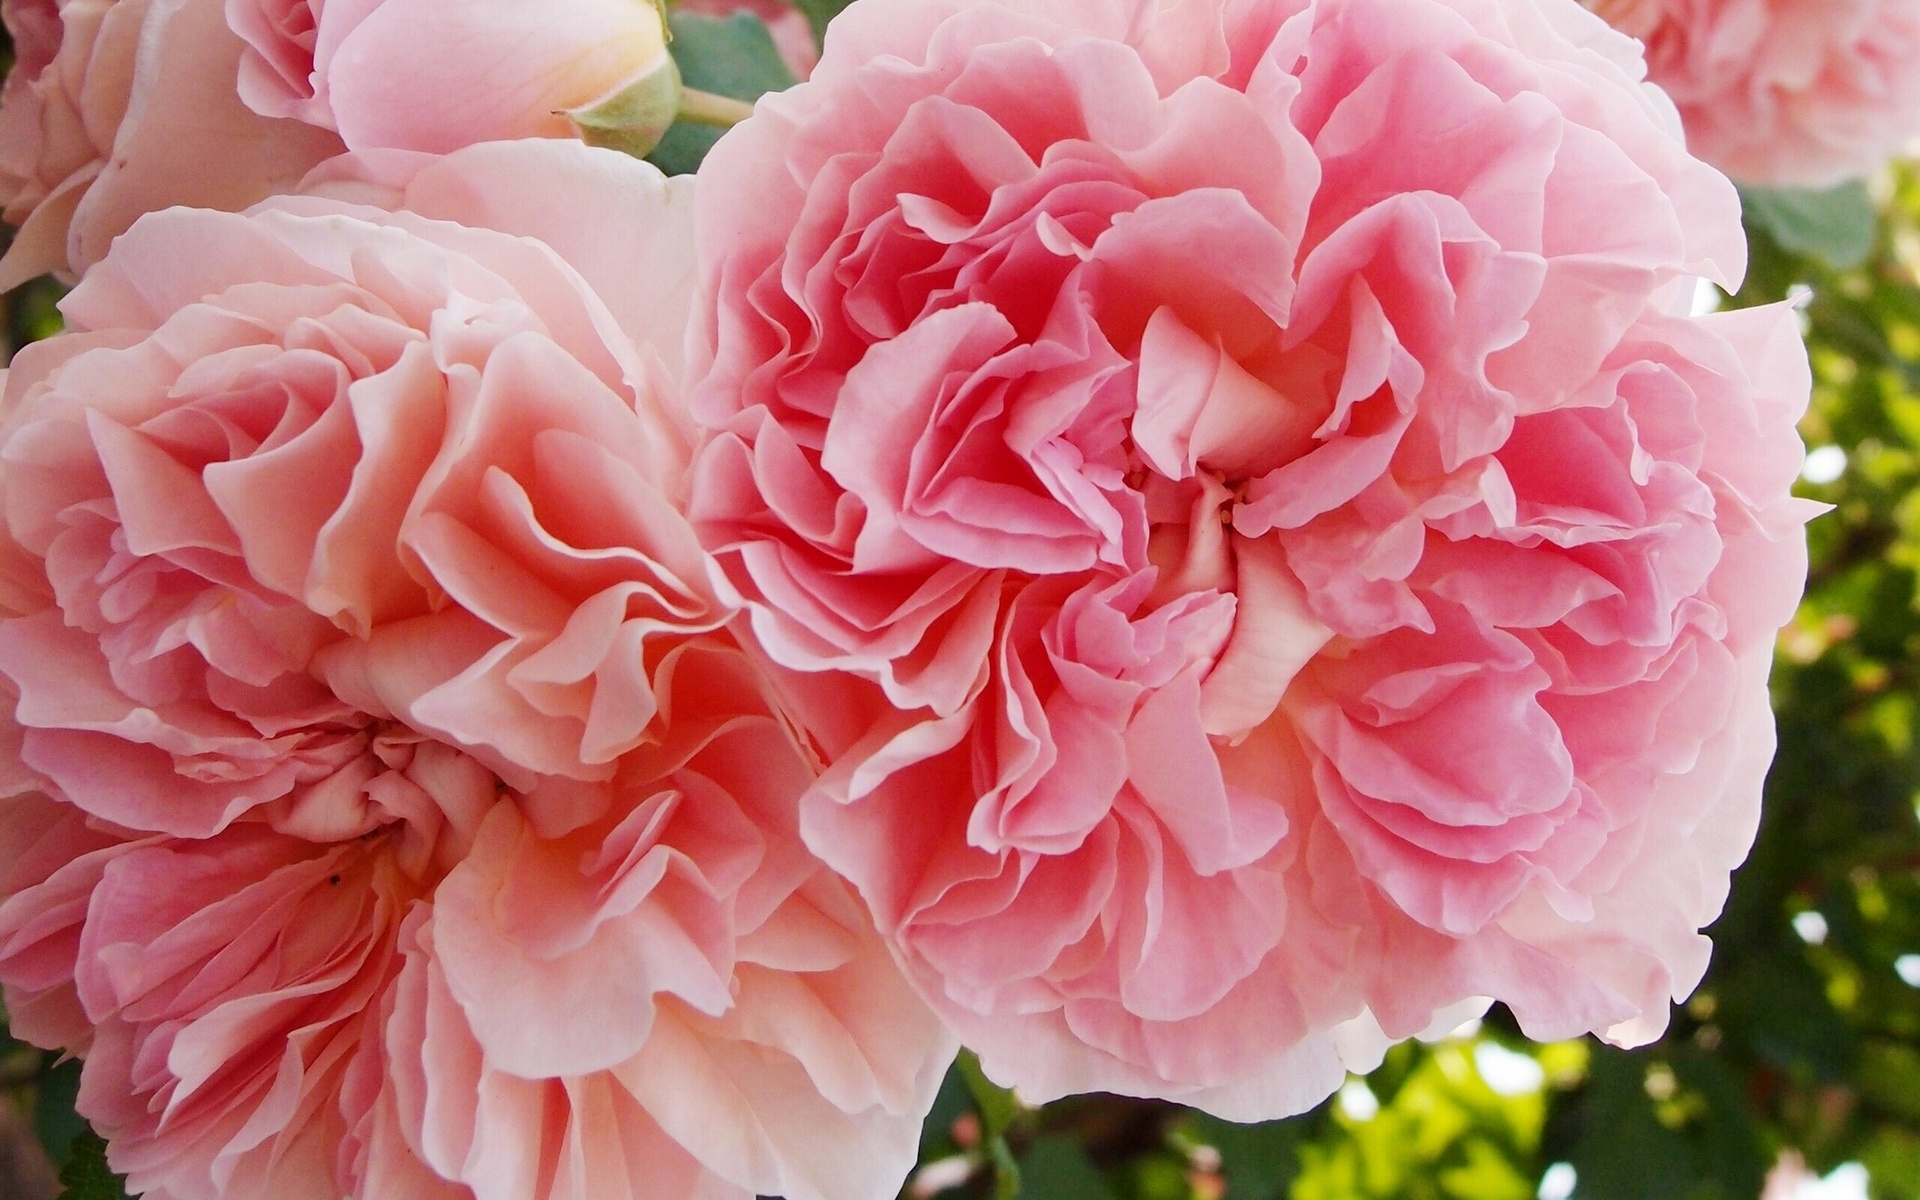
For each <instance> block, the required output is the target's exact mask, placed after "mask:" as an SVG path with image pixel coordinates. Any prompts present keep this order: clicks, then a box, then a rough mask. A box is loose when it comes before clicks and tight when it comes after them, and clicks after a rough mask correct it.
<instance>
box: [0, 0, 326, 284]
mask: <svg viewBox="0 0 1920 1200" xmlns="http://www.w3.org/2000/svg"><path fill="white" fill-rule="evenodd" d="M220 5H221V0H156V2H154V3H146V2H144V0H141V2H133V0H129V2H128V3H124V4H123V3H119V2H117V0H6V2H5V3H4V4H3V5H0V13H3V14H4V15H5V18H6V25H7V30H8V32H9V33H10V34H11V35H12V37H13V44H14V52H15V55H16V58H15V61H14V66H13V69H12V70H11V71H9V72H8V74H7V81H6V87H5V90H4V92H0V215H4V218H5V220H6V221H7V223H8V224H10V225H14V226H17V227H18V229H17V231H16V232H15V234H14V237H13V242H12V244H11V246H9V248H8V250H7V254H6V257H5V258H4V259H0V291H4V290H6V289H8V288H12V287H14V286H16V285H18V284H20V283H24V282H25V281H26V280H28V279H31V278H33V277H34V276H36V275H43V274H45V273H47V272H49V271H54V272H58V273H60V274H62V275H66V276H73V275H78V274H79V273H80V272H81V271H83V270H85V269H86V268H87V267H88V266H90V265H92V264H93V263H94V262H97V261H98V260H99V259H100V257H101V256H102V255H103V254H105V253H106V250H107V245H108V243H109V242H111V241H112V240H113V239H114V238H115V237H117V236H119V234H120V233H121V232H123V231H124V230H125V229H126V228H127V226H129V225H131V224H133V221H134V219H135V218H136V217H138V216H140V214H142V213H145V212H152V211H154V210H156V209H161V208H166V207H167V206H169V205H173V204H192V205H199V206H203V207H211V208H225V209H238V208H244V207H246V206H247V205H249V204H252V203H254V202H255V201H258V200H262V199H264V198H266V197H267V196H269V195H272V194H273V193H275V192H281V191H286V190H288V189H289V188H291V187H292V186H293V185H294V184H296V183H298V182H299V181H300V177H301V176H302V175H304V174H305V173H306V172H307V171H308V169H310V168H311V167H312V166H313V165H314V164H315V163H317V162H319V161H320V160H321V159H323V158H325V157H327V156H328V155H330V154H336V153H338V152H339V150H340V143H339V141H338V139H336V138H334V137H333V136H332V135H330V134H328V133H327V132H326V131H324V130H316V129H308V128H303V127H301V126H299V125H296V124H293V123H291V122H285V121H271V120H264V119H262V118H261V117H260V116H258V115H257V114H255V113H253V112H251V111H249V110H248V109H247V108H246V106H244V105H242V104H241V103H240V101H239V98H238V97H237V96H236V95H235V94H234V90H233V88H234V76H235V72H236V70H237V69H238V68H237V64H238V62H239V57H240V49H241V47H240V42H239V41H238V39H236V38H235V37H234V36H233V35H232V34H231V33H230V32H228V30H227V28H226V26H225V24H224V22H223V20H222V17H221V7H220Z"/></svg>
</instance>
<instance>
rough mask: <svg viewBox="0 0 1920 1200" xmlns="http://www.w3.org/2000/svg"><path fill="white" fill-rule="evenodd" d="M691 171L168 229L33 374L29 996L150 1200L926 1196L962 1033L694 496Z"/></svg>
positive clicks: (111, 268) (21, 967)
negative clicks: (827, 835)
mask: <svg viewBox="0 0 1920 1200" xmlns="http://www.w3.org/2000/svg"><path fill="white" fill-rule="evenodd" d="M529 180H537V181H539V186H537V187H533V186H529V185H528V182H527V181H529ZM688 184H690V181H687V182H684V183H671V182H669V181H666V180H664V179H663V178H662V177H661V176H660V175H659V173H658V172H657V171H655V170H654V169H653V168H651V167H649V166H646V165H644V164H641V163H638V162H635V161H633V160H631V159H629V158H626V157H625V156H623V155H619V154H615V153H613V152H610V151H597V150H590V149H587V148H585V147H582V146H579V145H577V144H571V143H561V142H523V143H502V144H490V145H483V146H477V147H473V148H470V149H468V150H465V151H462V152H460V153H457V154H455V155H451V156H448V157H446V158H444V159H429V158H427V157H426V156H421V155H398V156H396V155H386V156H380V157H376V158H372V159H359V158H346V159H340V160H335V161H334V162H333V163H331V164H329V165H328V167H327V168H325V169H324V171H323V172H320V173H317V174H316V175H315V177H314V178H313V179H311V180H310V181H309V183H308V186H307V188H306V194H302V195H296V196H290V197H283V198H280V199H276V200H273V201H270V202H268V203H266V204H263V205H261V206H259V207H257V208H255V209H253V210H251V211H249V212H248V213H246V214H244V215H234V214H225V213H218V212H211V211H205V210H195V209H171V210H168V211H166V212H163V213H159V214H154V215H150V216H148V217H145V218H143V219H142V220H141V221H139V222H138V223H136V224H135V226H134V227H133V228H132V229H131V230H130V231H129V232H128V233H127V234H126V235H124V236H123V237H122V238H121V240H120V241H119V242H118V243H117V244H116V245H115V247H114V248H113V250H112V252H111V253H109V254H108V256H107V257H106V258H105V259H104V260H102V261H101V262H100V263H99V264H97V265H96V266H95V267H94V268H93V270H91V271H90V272H89V273H88V275H87V277H86V279H85V280H83V281H82V283H81V284H80V286H79V287H78V288H77V289H75V290H74V291H73V292H72V293H71V294H70V295H69V296H68V297H67V299H66V301H65V302H64V312H65V314H66V317H67V321H68V327H69V332H67V333H65V334H63V335H61V336H59V337H56V338H54V339H51V340H49V341H46V342H42V343H36V344H34V345H32V346H30V347H28V348H27V349H25V350H23V351H22V352H21V353H20V355H19V356H18V357H17V358H16V360H15V364H14V366H13V368H12V370H11V372H10V373H9V376H8V380H7V411H6V415H5V420H4V425H3V426H0V510H3V511H4V513H5V516H6V528H7V535H8V536H7V537H6V539H4V541H0V562H4V564H5V570H4V571H0V579H4V588H0V611H3V612H4V613H5V614H6V615H5V619H4V620H0V677H4V681H5V682H4V686H5V687H6V688H7V689H8V690H9V691H10V692H11V693H13V694H14V695H15V696H17V704H15V705H14V706H13V712H14V722H13V725H14V728H13V729H11V730H10V732H9V736H10V737H12V738H14V739H15V740H16V742H17V745H16V746H15V747H14V749H15V753H14V754H13V755H10V756H9V757H8V758H7V762H8V763H9V765H10V769H9V771H8V772H7V773H6V775H5V776H4V777H0V794H5V795H7V796H10V797H11V798H10V799H8V800H5V801H0V804H4V805H5V808H4V811H0V830H4V831H5V835H4V839H0V983H4V984H5V988H6V1000H7V1005H8V1009H9V1012H10V1013H11V1014H12V1015H13V1017H14V1020H15V1025H14V1029H15V1032H16V1033H18V1034H20V1035H21V1036H25V1037H29V1038H32V1039H34V1040H36V1041H38V1042H40V1043H42V1044H45V1045H49V1046H64V1047H67V1048H69V1049H72V1050H73V1051H75V1052H76V1053H80V1054H82V1055H84V1057H85V1059H86V1065H85V1068H84V1071H83V1073H82V1077H81V1078H82V1082H81V1096H80V1101H79V1109H80V1111H81V1112H82V1113H83V1114H84V1115H85V1116H87V1117H88V1118H89V1119H90V1120H92V1121H93V1122H94V1123H95V1124H96V1126H97V1127H98V1128H99V1129H100V1130H101V1131H102V1133H103V1134H104V1135H105V1136H106V1137H107V1139H108V1142H109V1155H110V1161H111V1162H112V1163H113V1165H114V1166H115V1168H116V1169H117V1170H119V1171H122V1172H124V1173H126V1174H127V1176H128V1179H129V1183H130V1185H131V1186H132V1187H133V1188H134V1189H136V1190H138V1191H142V1192H145V1193H146V1194H147V1195H148V1196H155V1197H161V1198H163V1200H215V1198H219V1200H253V1198H259V1200H285V1198H288V1197H309V1196H311V1197H329V1198H331V1197H338V1196H341V1195H350V1196H354V1197H395V1196H408V1197H413V1196H420V1197H432V1196H440V1195H446V1196H468V1195H471V1196H474V1197H479V1198H482V1200H534V1198H539V1200H547V1198H549V1197H552V1198H556V1200H557V1198H559V1197H569V1196H573V1197H577V1196H589V1195H591V1196H600V1195H623V1196H624V1195H632V1196H635V1197H649V1198H652V1197H658V1198H663V1200H664V1198H674V1200H682V1198H687V1197H693V1196H702V1197H707V1196H712V1197H716V1198H718V1197H750V1196H753V1195H755V1194H761V1193H778V1194H784V1195H786V1196H789V1197H792V1198H794V1200H801V1198H810V1200H827V1198H829V1197H832V1198H838V1197H847V1196H853V1197H860V1196H867V1197H875V1198H878V1197H883V1196H890V1195H891V1194H892V1192H893V1189H894V1188H895V1187H897V1186H898V1183H899V1179H900V1178H901V1177H902V1176H904V1174H905V1173H906V1171H907V1170H908V1168H909V1167H910V1166H911V1163H912V1160H913V1156H914V1152H915V1149H916V1145H917V1140H918V1131H919V1123H920V1118H921V1117H922V1115H923V1114H924V1112H925V1110H926V1108H927V1107H928V1105H929V1104H930V1103H931V1100H932V1092H933V1089H934V1088H935V1087H936V1086H937V1084H938V1081H939V1076H940V1072H941V1069H942V1067H943V1066H944V1065H945V1060H946V1057H947V1054H948V1053H949V1052H950V1050H951V1046H950V1044H949V1043H947V1041H946V1038H945V1035H944V1034H943V1033H942V1032H941V1030H940V1028H939V1026H938V1023H937V1021H936V1020H935V1019H934V1017H933V1016H932V1015H931V1014H929V1013H928V1012H927V1011H926V1009H925V1007H924V1006H923V1005H922V1004H921V1003H920V1002H919V1001H918V1000H917V999H916V998H915V997H914V996H913V994H912V992H911V990H910V989H909V988H908V986H907V984H906V983H905V982H904V981H903V980H901V979H900V977H899V974H898V972H897V970H896V969H895V968H894V967H893V966H892V964H891V962H890V961H889V959H888V957H887V953H886V950H885V948H884V945H883V943H882V942H881V941H880V940H879V938H878V936H877V934H876V932H875V931H874V929H873V927H872V924H871V921H870V919H869V918H867V917H865V916H864V914H863V912H862V910H861V909H860V908H859V907H858V903H857V901H856V900H855V899H854V897H853V895H852V893H851V892H850V891H849V890H848V889H847V888H846V887H845V886H844V885H842V884H840V883H839V882H838V881H837V880H835V879H834V878H833V877H832V876H831V875H829V874H827V873H825V872H824V870H823V869H822V868H821V866H820V864H819V863H818V862H817V861H816V860H814V859H813V858H812V857H811V856H810V855H809V854H808V853H807V852H806V850H805V849H804V847H803V846H802V844H801V842H800V838H799V832H798V809H797V802H798V798H799V796H800V794H801V792H802V791H803V790H804V789H805V787H806V786H807V785H808V784H809V782H810V781H811V780H812V778H813V775H814V772H813V769H812V767H811V765H810V761H809V760H808V759H807V758H806V757H805V756H804V754H803V753H802V749H801V747H800V746H799V745H798V744H797V743H796V741H795V740H794V738H793V736H792V734H791V733H790V731H789V725H788V724H787V722H786V720H785V719H784V718H783V717H782V716H781V715H780V713H779V712H778V711H777V709H775V708H774V707H773V704H772V701H771V693H770V692H769V689H768V687H767V684H766V683H765V674H764V672H763V671H762V670H761V669H760V668H759V667H757V666H756V665H755V664H754V663H752V662H751V661H749V660H748V659H747V657H746V656H745V655H744V654H743V652H742V651H741V650H740V648H739V647H738V646H737V645H736V644H735V643H734V642H733V640H732V639H731V637H730V636H729V635H728V634H726V633H725V632H724V630H723V629H722V628H721V626H722V624H723V623H724V622H725V621H727V619H728V618H729V617H730V616H731V615H732V613H733V612H734V611H735V605H734V600H733V598H732V596H731V594H730V590H729V588H728V586H727V584H726V583H725V581H724V579H722V578H721V577H720V576H719V574H718V572H717V571H716V570H715V568H714V567H713V565H712V564H711V562H710V560H709V559H708V558H707V557H706V556H705V554H704V553H703V552H702V551H701V549H700V547H699V545H698V544H697V542H696V541H695V539H694V536H693V533H692V530H691V529H690V527H689V526H688V524H687V522H686V520H685V518H684V517H683V516H682V515H681V509H682V507H683V506H684V504H685V495H684V474H685V463H686V458H687V451H688V430H687V429H686V424H685V417H684V415H683V413H682V412H681V410H680V409H679V407H678V405H677V402H676V393H675V389H676V386H677V384H676V379H677V373H676V371H677V361H675V360H676V359H677V355H674V354H672V353H671V351H669V353H667V354H662V353H661V352H660V350H659V348H660V347H667V348H672V347H674V346H676V345H677V344H678V341H679V338H680V336H681V334H682V332H683V330H684V326H685V322H686V308H687V302H688V296H689V293H690V287H691V282H692V262H691V239H690V230H689V228H688V226H689V222H690V219H691V194H690V187H689V186H688ZM554 194H563V195H566V196H567V197H568V198H569V202H568V204H567V205H566V206H564V207H556V206H554V205H552V204H551V203H550V197H551V196H552V195H554ZM21 768H25V770H22V769H21ZM749 1082H750V1083H751V1085H752V1086H751V1087H749V1086H748V1084H749Z"/></svg>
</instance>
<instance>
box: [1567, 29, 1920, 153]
mask: <svg viewBox="0 0 1920 1200" xmlns="http://www.w3.org/2000/svg"><path fill="white" fill-rule="evenodd" d="M1593 7H1594V10H1595V11H1596V12H1599V13H1600V14H1601V15H1602V16H1604V17H1605V18H1606V19H1607V20H1608V21H1610V22H1612V23H1613V24H1614V25H1615V26H1616V27H1617V28H1619V29H1620V30H1621V31H1622V32H1625V33H1629V34H1632V35H1633V36H1635V37H1638V38H1641V39H1643V40H1644V41H1645V42H1646V44H1647V74H1648V77H1649V78H1651V79H1652V80H1653V82H1655V83H1657V84H1659V85H1660V86H1661V87H1662V88H1664V89H1666V91H1667V93H1668V94H1669V95H1671V96H1672V97H1673V100H1674V103H1675V104H1677V105H1679V107H1680V117H1681V120H1682V121H1683V122H1684V123H1685V124H1686V129H1687V143H1688V145H1689V146H1691V147H1692V148H1693V151H1694V153H1696V154H1698V155H1700V157H1702V158H1704V159H1706V160H1707V161H1708V162H1710V163H1712V164H1713V165H1714V166H1716V167H1719V168H1720V169H1721V170H1723V171H1725V172H1726V173H1727V174H1729V175H1731V176H1733V177H1734V178H1735V179H1737V180H1740V181H1741V182H1742V183H1753V184H1764V185H1769V186H1775V187H1815V188H1817V187H1828V186H1831V185H1833V184H1837V183H1840V182H1843V181H1845V180H1847V179H1852V178H1857V177H1859V176H1862V175H1867V174H1870V173H1872V172H1873V171H1874V170H1876V169H1877V168H1878V167H1879V166H1880V164H1881V163H1883V162H1885V161H1886V160H1887V159H1888V158H1890V157H1892V156H1893V155H1895V154H1897V153H1899V152H1900V150H1901V149H1902V147H1904V146H1905V145H1906V144H1907V143H1908V142H1909V141H1911V140H1912V139H1913V137H1914V136H1915V135H1916V134H1920V4H1915V3H1913V0H1839V2H1837V3H1835V2H1829V0H1630V2H1629V0H1620V2H1617V3H1616V2H1613V0H1606V2H1596V3H1594V5H1593Z"/></svg>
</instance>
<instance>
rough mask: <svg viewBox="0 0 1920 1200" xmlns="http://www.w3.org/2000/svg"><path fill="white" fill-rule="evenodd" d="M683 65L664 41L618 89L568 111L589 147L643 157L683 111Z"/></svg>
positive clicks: (657, 142) (658, 141)
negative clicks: (677, 62) (651, 56)
mask: <svg viewBox="0 0 1920 1200" xmlns="http://www.w3.org/2000/svg"><path fill="white" fill-rule="evenodd" d="M682 90H683V89H682V88H681V86H680V68H679V67H676V66H675V65H674V63H673V56H672V55H671V54H668V53H667V48H666V44H665V42H664V41H663V42H662V44H661V46H660V53H659V55H658V56H657V57H656V58H655V59H654V60H653V61H652V62H651V63H649V64H647V65H646V66H645V67H643V68H642V69H641V70H640V71H639V72H638V73H636V74H635V75H634V77H633V78H632V79H630V80H628V81H627V82H626V83H625V84H623V85H621V86H620V88H618V89H617V90H616V91H614V92H612V93H611V94H609V95H606V96H602V97H601V98H600V99H598V100H596V101H594V102H593V103H592V104H589V105H587V106H585V107H584V108H576V109H574V110H573V111H572V112H569V113H568V114H567V117H568V118H569V119H570V120H572V122H573V126H574V128H575V129H577V130H579V131H580V138H581V140H582V141H584V142H586V143H587V144H588V145H589V146H605V147H606V148H608V149H609V150H623V151H625V152H626V153H628V154H631V155H633V156H634V157H635V158H643V157H645V156H646V155H647V154H648V153H650V152H651V151H652V150H653V148H654V147H655V146H657V145H659V144H660V139H661V138H663V137H665V136H666V135H667V129H668V128H669V127H671V126H672V124H673V122H674V118H675V116H676V115H677V114H678V113H679V111H680V94H681V92H682Z"/></svg>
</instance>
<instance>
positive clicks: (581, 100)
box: [225, 0, 671, 154]
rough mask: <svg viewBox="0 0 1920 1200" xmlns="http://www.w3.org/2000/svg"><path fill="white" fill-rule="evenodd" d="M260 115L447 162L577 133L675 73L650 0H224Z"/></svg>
mask: <svg viewBox="0 0 1920 1200" xmlns="http://www.w3.org/2000/svg"><path fill="white" fill-rule="evenodd" d="M225 3H226V12H227V21H228V23H229V24H230V25H232V27H233V30H234V32H235V33H237V34H239V35H240V37H241V38H242V39H244V41H245V43H246V53H245V56H244V57H243V58H242V60H241V63H240V95H241V98H242V99H244V100H245V101H246V102H247V104H248V105H249V106H251V107H252V108H253V110H254V111H255V112H258V113H262V114H264V115H266V116H270V117H292V118H296V119H298V120H301V121H305V122H308V123H309V124H312V125H316V126H320V127H323V128H326V129H333V130H338V131H339V134H340V137H341V139H342V140H344V141H345V142H346V144H347V147H348V148H349V149H352V150H368V149H374V148H378V147H389V148H396V149H402V150H424V151H427V152H429V153H434V154H445V153H447V152H449V151H452V150H457V149H459V148H460V147H462V146H469V145H472V144H474V143H476V142H485V141H493V140H497V139H508V138H531V137H547V138H566V137H573V136H575V134H576V132H577V131H576V128H575V126H574V124H573V122H572V121H571V120H570V119H569V115H570V114H572V113H574V112H576V111H578V110H584V109H591V108H593V107H594V106H595V105H597V104H599V103H600V102H602V101H605V100H607V99H609V98H611V97H613V96H614V95H616V94H618V93H619V92H620V91H621V90H622V89H624V88H626V87H628V86H629V85H630V84H633V83H634V82H635V81H636V80H638V79H639V78H641V77H644V76H646V75H648V74H650V73H651V72H652V71H654V70H655V69H657V68H659V67H661V66H663V65H665V66H666V67H667V69H669V70H670V69H671V63H670V62H669V61H668V59H667V51H666V38H665V30H664V26H663V25H662V23H661V16H660V13H661V10H660V9H659V8H658V7H657V6H656V5H655V4H654V3H653V2H652V0H546V2H545V3H540V4H527V3H522V2H519V0H461V2H460V3H457V4H449V3H446V2H445V0H225Z"/></svg>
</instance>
